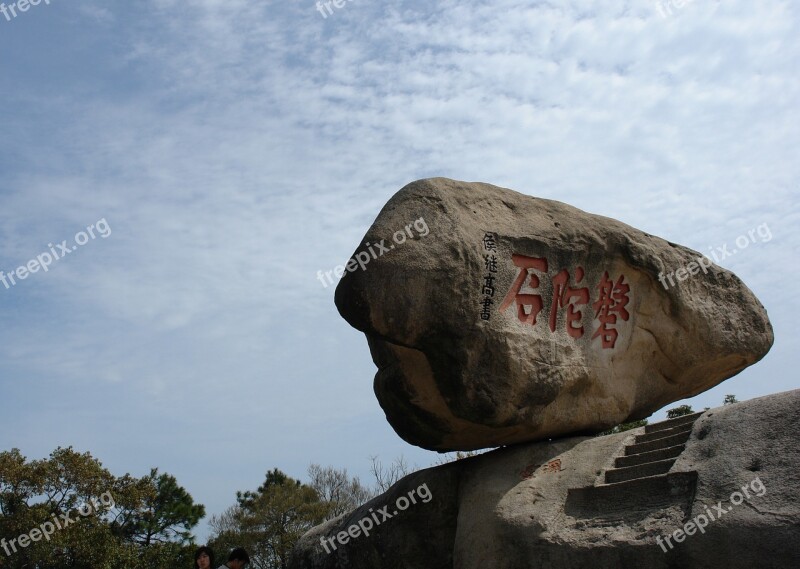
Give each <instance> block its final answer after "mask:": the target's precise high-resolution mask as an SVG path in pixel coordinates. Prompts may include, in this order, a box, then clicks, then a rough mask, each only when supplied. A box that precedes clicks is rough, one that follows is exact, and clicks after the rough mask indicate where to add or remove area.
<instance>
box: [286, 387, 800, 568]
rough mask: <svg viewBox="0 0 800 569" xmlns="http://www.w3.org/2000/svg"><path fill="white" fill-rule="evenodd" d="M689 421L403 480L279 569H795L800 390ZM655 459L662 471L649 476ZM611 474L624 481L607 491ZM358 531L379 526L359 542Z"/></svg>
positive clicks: (312, 539)
mask: <svg viewBox="0 0 800 569" xmlns="http://www.w3.org/2000/svg"><path fill="white" fill-rule="evenodd" d="M689 419H694V420H693V421H690V422H688V423H680V424H678V425H677V426H675V427H674V428H672V429H669V430H666V429H665V430H661V431H657V430H653V431H650V432H649V433H645V432H644V431H645V429H644V428H640V429H635V430H633V431H628V432H624V433H620V434H616V435H609V436H603V437H596V438H587V437H574V438H567V439H560V440H557V441H551V442H537V443H527V444H521V445H515V446H513V447H506V448H503V449H498V450H495V451H491V452H488V453H485V454H483V455H480V456H477V457H473V458H468V459H464V460H460V461H457V462H455V463H450V464H446V465H444V466H438V467H435V468H429V469H426V470H422V471H419V472H415V473H413V474H411V475H409V476H407V477H406V478H404V479H402V480H400V481H399V482H398V483H397V484H395V485H394V486H393V487H392V488H390V489H389V491H388V492H386V493H385V494H384V495H382V496H379V497H377V498H375V499H374V500H372V501H370V502H369V503H367V504H365V505H364V506H362V507H360V508H359V509H357V510H355V511H353V512H350V513H349V514H346V515H344V516H341V517H340V518H337V519H335V520H332V521H330V522H328V523H327V524H325V525H322V526H317V527H316V528H313V529H312V530H310V531H309V532H308V533H307V534H306V535H304V536H303V538H302V539H301V540H300V541H299V542H298V544H297V546H296V548H295V551H294V555H293V557H292V561H291V562H290V569H344V568H347V569H401V568H402V569H432V568H436V569H485V568H487V567H491V568H494V567H498V568H499V567H502V568H503V569H529V568H530V567H551V568H553V569H584V568H586V567H591V568H593V569H674V568H681V569H695V568H697V569H699V568H704V569H753V568H754V567H758V568H770V569H796V568H797V567H800V478H798V473H800V446H799V445H798V432H800V390H798V391H791V392H787V393H781V394H776V395H771V396H768V397H762V398H759V399H755V400H752V401H747V402H744V403H737V404H733V405H727V406H724V407H721V408H717V409H712V410H710V411H707V412H705V413H704V414H703V415H702V416H701V417H699V418H691V417H690V418H689ZM664 426H670V425H654V426H652V427H654V428H655V429H659V428H661V427H664ZM684 427H685V429H684ZM672 432H677V433H679V434H672ZM662 435H663V437H662V438H657V437H659V436H662ZM678 436H682V440H683V441H684V442H683V443H681V444H679V445H675V446H668V445H669V444H670V443H669V439H671V438H675V437H678ZM642 440H645V441H648V442H644V443H642V442H640V441H642ZM662 443H663V444H662ZM642 444H645V445H653V446H661V447H663V449H662V451H652V450H651V451H649V452H647V453H640V454H638V455H632V456H636V457H642V458H643V459H644V460H645V461H647V460H650V461H652V462H650V463H649V464H650V465H652V466H648V464H642V462H643V461H641V460H635V461H634V462H637V463H638V465H637V466H625V465H627V464H628V462H623V463H621V464H620V458H621V457H622V458H621V459H622V460H623V461H632V460H633V459H632V456H627V457H626V456H625V455H626V454H627V451H628V450H630V449H631V448H634V449H635V450H641V445H642ZM637 445H638V446H639V447H640V448H638V449H636V447H637ZM658 452H663V453H665V454H669V455H671V459H669V460H667V461H666V463H667V466H669V469H661V474H657V475H653V474H652V471H650V470H649V469H651V468H652V467H653V466H660V465H663V464H664V463H665V461H664V460H663V459H662V457H657V456H652V455H653V453H658ZM618 466H622V468H617V467H618ZM630 469H634V470H635V469H641V470H640V471H639V472H635V471H634V472H630ZM610 472H614V473H616V475H617V476H620V475H623V476H625V477H626V479H625V480H624V481H621V482H615V483H611V484H608V483H606V482H607V480H608V477H609V473H610ZM614 480H617V478H614ZM423 488H424V491H421V489H423ZM420 494H423V495H424V497H425V498H427V500H421V499H419V496H420ZM409 496H413V497H415V498H416V499H414V500H413V503H412V501H411V500H409ZM384 512H385V513H387V514H389V516H390V517H389V518H387V519H384V518H385V516H384V515H383V513H384ZM365 520H377V521H376V522H373V523H370V524H369V525H371V526H373V527H371V528H368V535H367V534H365V533H364V532H362V531H360V529H358V528H360V527H362V526H366V525H367V523H366V521H365ZM378 522H379V523H378ZM700 526H702V530H701V529H700ZM354 528H355V529H354Z"/></svg>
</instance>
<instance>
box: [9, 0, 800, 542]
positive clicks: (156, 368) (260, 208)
mask: <svg viewBox="0 0 800 569" xmlns="http://www.w3.org/2000/svg"><path fill="white" fill-rule="evenodd" d="M9 4H11V5H12V6H16V5H15V4H13V3H9V2H5V5H6V8H7V10H6V11H7V15H6V16H4V15H3V14H2V13H0V93H1V94H2V104H1V105H0V270H3V271H5V273H6V274H8V273H13V272H14V271H15V269H16V267H18V266H23V265H27V263H28V262H29V261H31V260H34V259H37V257H39V256H40V255H42V254H44V253H48V254H49V255H50V256H52V257H56V256H58V255H63V258H58V259H57V260H53V262H52V263H51V265H50V266H49V267H48V270H47V271H46V272H45V271H44V270H37V272H36V273H31V274H28V275H27V276H26V278H25V279H24V280H18V281H17V282H16V284H14V285H9V287H8V288H6V287H5V286H3V285H2V284H0V317H2V321H3V323H4V325H2V326H0V401H2V413H0V450H9V449H11V448H19V449H21V451H22V452H23V454H25V455H26V456H27V457H28V458H30V459H39V458H45V457H47V456H48V455H49V454H50V452H52V451H53V450H54V449H55V448H56V447H58V446H65V447H66V446H73V447H74V448H75V449H76V450H79V451H81V452H83V451H89V452H91V454H92V455H93V456H94V457H96V458H98V459H100V460H101V462H102V463H103V465H104V466H106V467H107V468H109V469H110V470H111V471H112V472H113V473H114V474H115V475H118V476H121V475H122V474H124V473H126V472H129V473H131V474H133V475H136V476H142V475H145V474H146V473H147V472H149V469H150V468H151V467H158V468H159V469H160V470H161V471H162V472H168V473H170V474H172V475H174V476H175V477H176V478H177V480H178V482H179V483H180V484H181V485H182V486H184V487H185V488H186V489H187V490H188V491H189V492H190V493H191V494H192V496H193V497H194V499H195V500H196V501H197V502H199V503H202V504H204V505H205V506H206V509H207V512H208V514H209V515H211V514H216V513H220V512H222V511H223V510H225V509H226V508H227V507H229V506H231V505H233V504H234V503H235V493H236V491H237V490H253V489H255V488H256V487H257V486H258V485H259V484H261V482H262V481H263V479H264V475H265V473H266V471H267V470H270V469H272V468H276V467H277V468H280V469H281V470H283V471H284V472H286V473H288V474H290V475H291V476H294V477H296V478H300V479H305V476H306V469H307V467H308V465H309V464H310V463H312V462H314V463H319V464H322V465H330V466H334V467H337V468H347V469H348V472H350V473H351V474H354V475H358V476H360V477H361V478H362V480H363V481H365V482H369V481H370V474H369V466H370V457H371V456H378V457H379V458H380V459H381V460H382V461H383V462H391V461H392V460H393V459H395V458H396V457H399V456H404V457H405V458H406V460H407V461H408V462H409V463H410V464H412V465H417V466H419V467H427V466H429V465H431V464H433V463H434V462H436V461H437V459H438V455H437V454H436V453H433V452H429V451H425V450H422V449H418V448H416V447H413V446H411V445H409V444H407V443H405V442H404V441H402V440H401V439H400V438H399V437H398V436H397V435H396V434H395V433H394V432H393V431H392V429H391V427H390V426H389V425H388V423H387V422H386V420H385V418H384V415H383V412H382V410H381V408H380V406H379V405H378V403H377V400H376V399H375V396H374V394H373V392H372V380H373V377H374V374H375V366H374V365H373V363H372V360H371V358H370V354H369V350H368V348H367V343H366V340H365V338H364V336H363V334H361V333H360V332H357V331H356V330H354V329H352V328H351V327H350V326H349V325H348V324H347V323H346V322H345V321H344V320H343V319H342V318H341V317H340V316H339V314H338V312H337V311H336V308H335V306H334V303H333V292H334V288H333V287H332V286H329V287H327V288H326V287H323V286H322V284H321V283H320V281H319V280H317V277H316V275H317V271H320V270H322V271H326V270H331V269H333V268H334V267H335V266H337V265H339V264H342V262H343V261H346V260H347V259H348V258H349V256H350V255H351V254H352V253H353V251H354V250H355V249H356V247H357V246H358V244H359V242H360V240H361V238H362V237H363V236H364V234H365V233H366V231H367V229H368V228H369V226H370V225H371V223H372V222H373V221H374V219H375V217H376V216H377V214H378V212H379V211H380V209H381V207H382V206H383V204H385V203H386V201H387V200H388V199H389V198H390V197H391V196H392V195H393V194H394V193H395V192H396V191H397V190H399V189H400V188H401V187H403V186H404V185H405V184H407V183H409V182H411V181H413V180H417V179H420V178H427V177H432V176H444V177H449V178H454V179H458V180H466V181H480V182H488V183H492V184H496V185H499V186H503V187H508V188H512V189H515V190H517V191H520V192H522V193H525V194H529V195H532V196H537V197H542V198H549V199H556V200H559V201H562V202H566V203H569V204H570V205H573V206H576V207H578V208H580V209H583V210H585V211H588V212H591V213H596V214H600V215H605V216H609V217H612V218H615V219H618V220H620V221H623V222H625V223H627V224H629V225H632V226H634V227H636V228H639V229H641V230H643V231H645V232H647V233H651V234H654V235H658V236H660V237H663V238H665V239H668V240H670V241H673V242H676V243H680V244H683V245H686V246H688V247H691V248H692V249H695V250H697V251H700V252H703V253H711V252H717V251H718V250H719V249H721V248H724V247H727V249H728V250H731V249H734V248H736V246H735V244H736V240H737V238H740V243H744V242H745V241H747V246H745V247H740V248H738V249H737V253H736V254H735V255H730V256H728V257H726V258H724V259H720V265H721V266H723V267H725V268H727V269H730V270H732V271H734V272H735V273H736V274H737V275H738V276H739V277H740V278H742V280H743V281H744V282H745V283H746V284H747V285H748V286H749V287H750V288H751V289H752V290H753V291H754V293H755V294H756V295H757V296H758V298H759V299H760V300H761V302H762V303H763V304H764V306H765V307H766V309H767V311H768V314H769V316H770V319H771V321H772V324H773V327H774V331H775V344H774V346H773V348H772V350H771V351H770V353H769V354H768V355H767V356H766V358H764V360H762V361H761V362H760V363H758V364H757V365H755V366H753V367H751V368H749V369H747V370H745V371H744V372H742V373H741V374H739V375H738V376H736V377H734V378H732V379H730V380H728V381H726V382H724V383H723V384H722V385H720V386H718V387H716V388H714V389H712V390H710V391H708V392H706V393H703V394H701V395H699V396H697V397H695V398H693V399H691V400H689V401H687V402H680V403H689V404H691V405H693V406H694V408H695V409H702V408H703V407H715V406H718V405H721V404H722V401H723V398H724V396H725V395H726V394H728V393H733V394H736V395H737V397H738V398H739V399H740V400H745V399H749V398H752V397H758V396H762V395H766V394H771V393H776V392H780V391H786V390H790V389H796V388H798V387H799V385H798V383H799V382H798V378H797V372H796V370H797V369H798V367H800V356H798V350H797V348H796V346H797V345H798V343H800V338H799V337H798V331H797V326H796V325H795V324H794V323H795V316H796V315H797V314H798V312H799V310H800V301H798V295H797V284H796V283H797V282H798V279H799V278H800V271H798V264H797V258H798V250H799V249H800V227H799V226H798V222H800V206H798V197H800V161H799V160H798V156H799V155H800V133H798V125H800V33H798V27H799V26H798V23H800V5H798V3H797V2H791V1H788V0H762V1H759V2H752V1H749V0H748V1H745V0H721V1H715V0H691V1H688V2H686V3H685V4H682V7H680V8H678V7H676V6H675V5H674V4H672V3H669V2H664V3H656V2H654V1H651V0H630V1H623V0H601V1H598V2H591V3H588V2H580V1H577V0H566V1H563V2H538V1H525V2H523V1H516V0H496V1H492V2H485V1H474V2H456V1H450V0H448V1H442V2H428V1H416V0H414V1H411V0H409V1H404V0H399V1H395V2H389V3H380V2H371V1H369V0H347V1H345V2H342V3H341V7H340V8H337V7H336V6H335V5H333V4H331V5H330V10H327V9H326V8H325V6H324V5H320V6H319V7H317V6H315V3H314V2H312V1H311V0H286V1H283V2H277V1H270V0H264V1H255V0H250V1H243V0H226V1H221V0H180V1H178V0H136V1H133V2H121V1H114V0H110V1H99V0H98V1H95V0H84V1H79V0H49V3H46V2H45V0H42V1H41V2H40V3H39V4H38V5H36V6H28V9H27V10H25V11H24V12H23V11H20V10H19V9H18V7H16V8H15V10H13V11H11V10H10V9H9ZM318 8H319V9H318ZM12 14H16V15H15V16H14V15H12ZM90 227H91V228H92V229H91V230H89V229H88V228H90ZM759 228H760V230H759ZM749 232H752V233H750V235H754V236H755V237H754V238H752V239H751V238H749V237H748V233H749ZM742 236H744V239H741V238H742ZM428 238H430V237H428ZM64 240H67V244H66V246H67V249H70V252H69V254H65V253H64V252H63V251H62V250H61V249H60V247H59V244H63V242H64ZM70 245H71V246H73V247H75V249H74V250H72V249H71V246H70ZM42 259H44V260H45V262H46V259H47V258H46V257H42ZM34 266H36V265H34ZM454 286H457V284H456V283H454ZM670 407H671V406H670ZM663 417H664V410H662V411H660V412H658V413H656V414H655V415H654V419H658V418H663ZM206 522H207V520H205V521H203V522H201V524H200V526H198V528H197V531H196V533H197V535H198V538H199V539H200V540H201V541H202V540H203V539H204V538H205V537H206V535H207V532H208V528H207V523H206Z"/></svg>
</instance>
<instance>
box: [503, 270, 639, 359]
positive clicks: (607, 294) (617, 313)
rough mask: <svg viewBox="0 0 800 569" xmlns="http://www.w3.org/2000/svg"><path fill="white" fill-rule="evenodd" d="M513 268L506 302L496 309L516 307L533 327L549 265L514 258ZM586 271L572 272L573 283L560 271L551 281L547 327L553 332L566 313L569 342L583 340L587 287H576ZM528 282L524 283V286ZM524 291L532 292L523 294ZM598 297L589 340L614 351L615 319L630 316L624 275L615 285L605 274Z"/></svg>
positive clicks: (588, 298) (628, 288) (542, 306)
mask: <svg viewBox="0 0 800 569" xmlns="http://www.w3.org/2000/svg"><path fill="white" fill-rule="evenodd" d="M511 260H512V261H513V263H514V265H516V266H517V267H519V269H520V271H519V274H518V275H517V278H516V279H515V280H514V283H513V284H512V285H511V288H510V289H509V291H508V294H507V295H506V297H505V299H504V300H503V302H502V303H501V304H500V306H499V310H500V312H502V311H504V310H506V309H507V308H508V307H509V306H511V304H512V303H515V304H516V307H517V318H518V319H519V321H520V322H522V323H524V324H529V325H531V326H535V325H536V319H537V316H538V315H539V313H540V312H541V311H542V310H543V309H544V300H543V299H542V295H541V294H539V293H538V292H537V291H538V290H539V287H540V285H541V277H542V276H547V271H548V262H547V259H545V258H540V257H528V256H526V255H517V254H514V255H512V257H511ZM584 276H585V271H584V269H583V267H577V268H576V269H575V278H574V281H572V279H571V276H570V272H569V271H568V270H567V269H562V270H561V271H559V272H558V273H557V274H556V275H555V276H553V277H552V279H551V282H552V291H553V294H552V298H551V301H550V318H549V327H550V331H551V332H555V330H556V325H557V322H558V314H559V311H561V310H565V311H566V313H565V317H564V320H565V323H566V328H567V334H569V335H570V336H571V337H572V338H575V339H578V338H582V337H583V335H584V333H585V330H584V327H583V325H582V324H581V322H582V319H583V309H584V308H589V302H590V297H589V287H588V286H579V285H581V284H584V283H583V279H584ZM526 281H527V282H526ZM523 287H527V288H529V289H531V291H532V292H527V291H526V292H523ZM597 289H598V291H599V296H598V298H597V300H596V301H595V302H594V303H592V305H591V309H592V310H593V315H594V318H595V320H597V321H598V322H599V327H598V329H597V331H596V332H595V333H594V335H592V337H591V339H592V340H594V339H595V338H600V341H601V345H602V347H603V348H604V349H611V348H614V346H615V345H616V341H617V337H618V336H619V333H618V332H617V330H616V328H615V327H614V326H615V325H616V324H617V319H620V320H624V321H627V320H628V319H629V318H630V314H629V313H628V311H627V310H626V309H625V306H626V305H627V304H628V302H629V301H630V298H629V293H630V286H629V285H628V284H626V283H625V275H620V276H619V278H618V279H617V281H616V282H614V281H613V280H611V279H609V276H608V272H607V271H606V272H605V273H603V277H602V278H601V280H600V283H599V284H598V286H597Z"/></svg>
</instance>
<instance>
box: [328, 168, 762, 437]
mask: <svg viewBox="0 0 800 569" xmlns="http://www.w3.org/2000/svg"><path fill="white" fill-rule="evenodd" d="M423 227H424V228H425V231H422V228H423ZM401 237H402V239H401ZM363 243H364V244H363V245H362V246H361V247H360V248H359V249H358V250H357V251H356V254H355V255H354V258H362V259H363V258H364V256H366V257H367V258H369V262H368V264H366V263H364V264H362V265H361V266H358V267H356V266H355V265H354V264H351V265H350V267H352V268H354V270H352V271H351V270H349V269H348V271H347V272H346V273H345V275H344V278H343V279H342V281H341V282H340V283H339V286H338V287H337V290H336V305H337V307H338V309H339V312H340V313H341V315H342V316H343V317H344V318H345V319H346V320H347V321H348V322H349V323H350V324H351V325H352V326H354V327H355V328H357V329H358V330H361V331H362V332H364V333H365V335H366V336H367V340H368V343H369V346H370V350H371V352H372V357H373V360H374V361H375V363H376V365H377V367H378V372H377V374H376V376H375V382H374V389H375V393H376V395H377V398H378V401H379V402H380V404H381V407H382V408H383V409H384V411H385V413H386V417H387V419H388V421H389V423H390V424H391V425H392V427H393V428H394V429H395V431H397V433H398V434H399V435H400V436H401V437H402V438H403V439H405V440H406V441H408V442H409V443H411V444H414V445H417V446H421V447H424V448H427V449H432V450H442V451H444V450H470V449H478V448H486V447H496V446H501V445H506V444H511V443H519V442H526V441H533V440H541V439H546V438H552V437H556V436H562V435H566V434H579V433H587V432H597V431H600V430H603V429H606V428H608V427H611V426H613V425H616V424H619V423H621V422H623V421H627V420H634V419H639V418H643V417H647V416H648V415H650V414H651V413H652V412H653V411H655V410H657V409H659V408H661V407H663V406H664V405H666V404H668V403H670V402H673V401H677V400H680V399H683V398H687V397H691V396H693V395H696V394H698V393H701V392H703V391H705V390H707V389H709V388H711V387H713V386H715V385H717V384H719V383H720V382H722V381H724V380H725V379H727V378H729V377H731V376H733V375H735V374H736V373H738V372H740V371H741V370H743V369H744V368H746V367H747V366H749V365H752V364H753V363H755V362H757V361H758V360H759V359H761V358H762V357H763V356H764V355H765V354H766V353H767V351H768V350H769V349H770V347H771V345H772V342H773V333H772V327H771V325H770V322H769V319H768V318H767V314H766V312H765V310H764V308H763V306H762V305H761V304H760V303H759V301H758V299H757V298H756V297H755V296H754V295H753V293H752V292H751V291H750V290H749V289H748V288H747V287H746V286H745V285H744V284H743V283H742V281H741V280H739V279H738V278H737V277H736V276H735V275H734V274H732V273H731V272H729V271H726V270H724V269H722V268H720V267H718V266H716V265H714V264H712V263H711V262H710V261H708V260H706V259H705V258H704V257H702V256H701V254H700V253H698V252H696V251H692V250H690V249H688V248H686V247H682V246H680V245H676V244H674V243H670V242H668V241H665V240H664V239H660V238H658V237H654V236H652V235H648V234H646V233H644V232H642V231H639V230H637V229H634V228H633V227H630V226H628V225H625V224H623V223H620V222H618V221H615V220H613V219H610V218H606V217H601V216H597V215H592V214H589V213H586V212H583V211H581V210H579V209H576V208H574V207H571V206H568V205H566V204H563V203H560V202H556V201H551V200H545V199H538V198H533V197H530V196H526V195H523V194H520V193H517V192H514V191H512V190H508V189H504V188H499V187H496V186H492V185H489V184H481V183H467V182H458V181H454V180H449V179H444V178H435V179H428V180H420V181H418V182H414V183H412V184H409V185H408V186H406V187H404V188H403V189H402V190H400V191H399V192H398V193H397V194H395V196H394V197H392V199H391V200H390V201H389V202H388V203H387V204H386V206H385V207H384V208H383V210H382V211H381V212H380V214H379V216H378V218H377V219H376V220H375V222H374V224H373V225H372V227H370V229H369V231H368V232H367V234H366V236H365V237H364V240H363ZM367 244H369V246H367ZM376 247H380V249H379V250H378V249H376ZM359 255H361V257H359Z"/></svg>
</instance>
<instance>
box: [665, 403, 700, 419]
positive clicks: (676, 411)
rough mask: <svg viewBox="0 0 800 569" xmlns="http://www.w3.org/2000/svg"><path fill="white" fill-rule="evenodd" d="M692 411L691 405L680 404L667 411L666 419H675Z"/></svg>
mask: <svg viewBox="0 0 800 569" xmlns="http://www.w3.org/2000/svg"><path fill="white" fill-rule="evenodd" d="M692 413H694V411H693V410H692V406H691V405H680V406H678V407H675V408H673V409H670V410H669V411H667V419H676V418H678V417H683V416H685V415H691V414H692Z"/></svg>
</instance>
